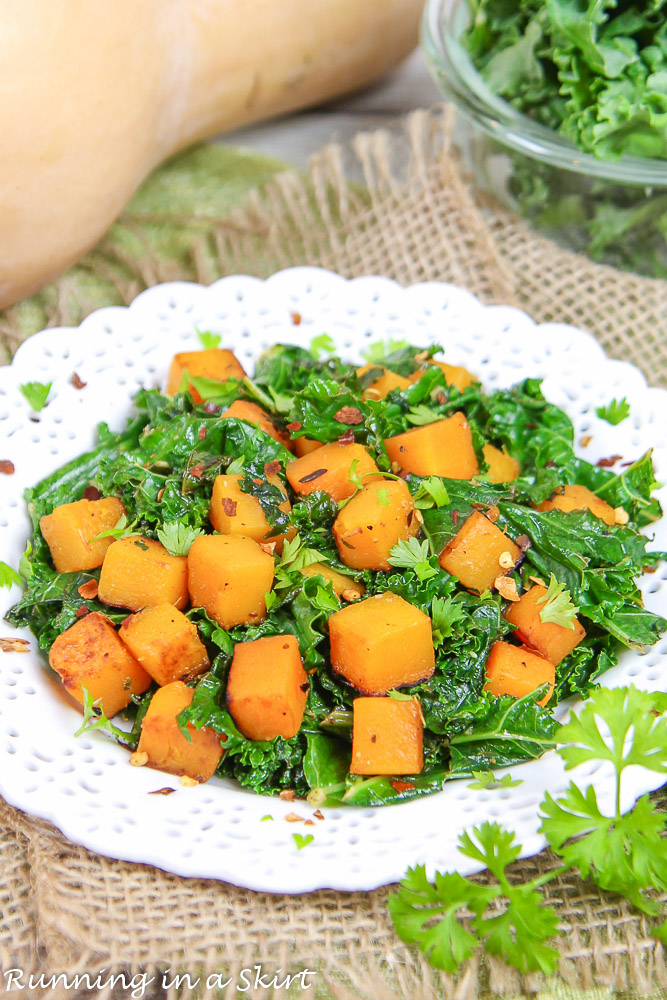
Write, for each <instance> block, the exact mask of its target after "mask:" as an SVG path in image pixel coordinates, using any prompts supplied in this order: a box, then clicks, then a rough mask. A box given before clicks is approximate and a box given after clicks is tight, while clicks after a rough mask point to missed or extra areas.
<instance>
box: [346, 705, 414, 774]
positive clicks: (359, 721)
mask: <svg viewBox="0 0 667 1000" xmlns="http://www.w3.org/2000/svg"><path fill="white" fill-rule="evenodd" d="M352 713H353V715H352V720H353V721H352V763H351V765H350V774H419V772H420V771H421V770H422V769H423V767H424V726H423V723H422V716H421V709H420V707H419V702H418V701H417V700H416V699H412V700H411V701H396V700H395V699H394V698H355V699H354V701H353V702H352Z"/></svg>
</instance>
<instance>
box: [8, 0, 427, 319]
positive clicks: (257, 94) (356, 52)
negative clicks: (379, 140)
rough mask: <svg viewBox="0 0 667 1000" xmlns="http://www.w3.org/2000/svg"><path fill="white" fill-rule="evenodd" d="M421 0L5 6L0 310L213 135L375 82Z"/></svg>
mask: <svg viewBox="0 0 667 1000" xmlns="http://www.w3.org/2000/svg"><path fill="white" fill-rule="evenodd" d="M422 6H423V0H363V2H362V3H360V2H359V0H313V2H311V3H308V4H303V3H302V2H301V0H113V3H104V4H101V3H99V0H57V2H53V0H21V2H20V3H3V4H2V5H1V6H0V66H2V73H1V74H0V135H1V136H2V137H3V148H4V153H5V155H3V156H2V157H0V218H2V226H1V227H0V307H4V306H7V305H10V304H11V303H13V302H16V301H18V300H19V299H21V298H23V297H24V296H26V295H28V294H30V293H31V292H33V291H35V290H36V289H38V288H40V287H41V286H42V285H44V284H45V283H46V282H47V281H50V280H51V279H52V278H54V277H55V276H56V275H57V274H59V273H60V272H61V271H63V270H64V269H65V268H67V267H68V266H69V265H70V264H72V263H73V262H74V261H75V260H77V259H78V258H79V257H80V256H81V255H82V254H83V253H84V252H85V251H86V250H88V249H89V248H90V247H92V246H93V245H94V244H95V243H96V242H97V240H98V239H99V238H100V237H101V236H102V234H103V233H104V232H105V230H106V229H107V228H108V227H109V225H110V224H111V223H112V222H113V220H114V219H115V218H116V216H117V215H118V214H119V212H120V211H121V209H122V208H123V206H124V205H125V204H126V202H127V201H128V200H129V198H130V196H131V195H132V194H133V192H134V191H135V190H136V188H137V187H138V186H139V184H140V183H141V181H142V180H143V179H144V178H145V177H146V175H147V174H148V173H149V172H150V171H151V170H152V169H153V167H155V166H157V165H158V164H159V163H160V162H161V161H162V160H164V159H166V157H168V156H170V155H171V154H172V153H174V152H176V151H177V150H179V149H182V148H183V147H185V146H188V145H190V144H191V143H193V142H196V141H197V140H199V139H202V138H205V137H206V136H210V135H215V134H216V133H218V132H222V131H224V130H225V129H229V128H233V127H235V126H239V125H243V124H246V123H248V122H251V121H256V120H258V119H262V118H268V117H270V116H272V115H278V114H283V113H284V112H286V111H291V110H294V109H296V108H302V107H305V106H307V105H313V104H317V103H318V102H321V101H324V100H326V99H328V98H331V97H334V96H336V95H339V94H342V93H345V92H348V91H352V90H355V89H356V88H359V87H361V86H363V85H364V84H367V83H370V82H371V81H372V80H374V79H376V78H377V77H379V76H381V75H382V74H383V73H385V72H386V71H387V70H389V69H391V68H392V67H393V66H394V65H395V64H396V63H397V62H398V61H399V60H400V59H401V58H402V57H403V56H405V55H407V54H408V52H410V50H411V49H412V48H413V47H414V45H415V44H416V41H417V33H418V22H419V14H420V11H421V8H422Z"/></svg>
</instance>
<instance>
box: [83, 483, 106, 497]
mask: <svg viewBox="0 0 667 1000" xmlns="http://www.w3.org/2000/svg"><path fill="white" fill-rule="evenodd" d="M101 497H102V494H101V493H100V491H99V490H98V488H97V486H86V488H85V490H84V491H83V499H84V500H100V499H101Z"/></svg>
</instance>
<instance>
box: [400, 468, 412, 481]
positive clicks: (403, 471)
mask: <svg viewBox="0 0 667 1000" xmlns="http://www.w3.org/2000/svg"><path fill="white" fill-rule="evenodd" d="M399 476H400V477H401V479H409V478H410V473H409V472H408V470H407V469H401V471H400V472H399Z"/></svg>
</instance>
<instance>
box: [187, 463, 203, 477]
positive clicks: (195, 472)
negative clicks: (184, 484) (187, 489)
mask: <svg viewBox="0 0 667 1000" xmlns="http://www.w3.org/2000/svg"><path fill="white" fill-rule="evenodd" d="M203 472H204V466H203V465H202V464H201V463H200V464H199V465H193V466H192V468H191V469H190V475H191V476H194V478H195V479H199V478H200V476H201V475H202V474H203Z"/></svg>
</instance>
